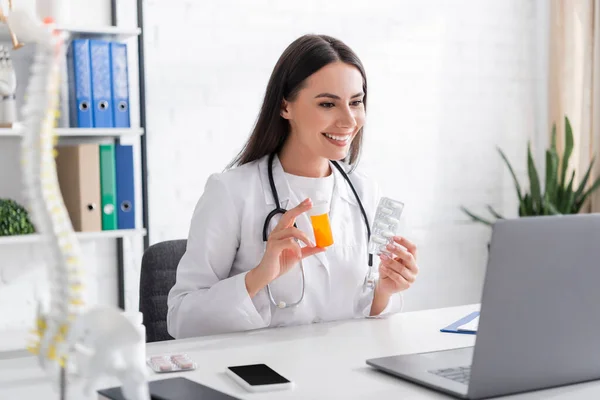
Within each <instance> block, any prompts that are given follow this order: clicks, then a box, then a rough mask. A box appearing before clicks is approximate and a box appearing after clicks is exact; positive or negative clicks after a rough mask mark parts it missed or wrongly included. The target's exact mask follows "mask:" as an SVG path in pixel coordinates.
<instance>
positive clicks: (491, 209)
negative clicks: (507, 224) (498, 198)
mask: <svg viewBox="0 0 600 400" xmlns="http://www.w3.org/2000/svg"><path fill="white" fill-rule="evenodd" d="M487 209H488V210H489V212H490V214H492V215H493V216H494V217H496V218H498V219H504V217H503V216H502V215H500V214H499V213H498V212H496V210H494V208H493V207H492V206H490V205H489V204H488V206H487Z"/></svg>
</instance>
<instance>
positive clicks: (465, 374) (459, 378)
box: [429, 365, 471, 385]
mask: <svg viewBox="0 0 600 400" xmlns="http://www.w3.org/2000/svg"><path fill="white" fill-rule="evenodd" d="M429 372H431V373H432V374H435V375H438V376H441V377H443V378H447V379H452V380H453V381H456V382H460V383H464V384H465V385H468V384H469V377H470V376H471V366H470V365H468V366H466V367H455V368H442V369H434V370H431V371H429Z"/></svg>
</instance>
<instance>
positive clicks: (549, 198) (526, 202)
mask: <svg viewBox="0 0 600 400" xmlns="http://www.w3.org/2000/svg"><path fill="white" fill-rule="evenodd" d="M564 143H565V148H564V151H563V154H562V158H560V157H559V156H558V153H557V151H556V124H554V125H553V127H552V143H551V146H550V148H549V149H547V150H546V176H545V184H544V189H543V192H542V188H541V184H540V177H539V175H538V172H537V168H536V166H535V163H534V162H533V157H532V155H531V147H530V144H529V143H528V144H527V173H528V177H529V191H525V192H523V191H521V185H520V184H519V180H518V179H517V176H516V175H515V172H514V170H513V168H512V166H511V164H510V162H509V161H508V158H507V157H506V155H505V154H504V152H503V151H502V150H501V149H499V148H498V152H499V153H500V156H501V157H502V159H503V160H504V162H505V163H506V165H507V167H508V170H509V171H510V174H511V175H512V178H513V181H514V184H515V189H516V191H517V196H518V199H519V217H526V216H541V215H560V214H577V213H579V212H580V211H581V207H582V206H583V205H584V203H585V201H586V200H587V199H588V197H589V196H590V195H591V194H592V193H593V192H594V191H595V190H596V189H598V188H599V187H600V177H598V178H597V179H596V180H595V182H593V183H592V184H591V185H590V187H589V188H588V189H586V187H587V183H588V180H589V178H590V173H591V171H592V167H593V165H594V158H592V160H591V162H590V165H589V167H588V168H587V171H586V172H585V174H584V176H583V178H582V179H581V182H580V183H579V185H577V184H576V183H575V170H573V171H572V172H571V174H570V178H569V179H568V180H567V176H568V175H567V169H568V165H569V158H570V157H571V153H572V152H573V130H572V128H571V123H570V122H569V118H567V117H565V142H564ZM461 209H462V211H463V212H464V213H465V214H467V215H468V216H469V217H470V218H471V220H473V221H475V222H480V223H482V224H485V225H492V224H493V223H494V221H493V220H490V219H488V218H484V217H481V216H479V215H477V214H475V213H473V212H471V211H470V210H468V209H467V208H466V207H464V206H462V207H461ZM487 209H488V211H489V212H490V214H491V215H492V216H493V217H494V218H496V219H503V218H504V217H503V216H502V215H501V214H500V213H498V212H497V211H496V210H494V208H493V207H492V206H490V205H488V206H487Z"/></svg>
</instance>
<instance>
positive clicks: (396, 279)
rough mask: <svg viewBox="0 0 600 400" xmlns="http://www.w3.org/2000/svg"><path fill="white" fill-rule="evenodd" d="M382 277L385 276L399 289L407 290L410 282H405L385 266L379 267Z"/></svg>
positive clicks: (400, 276)
mask: <svg viewBox="0 0 600 400" xmlns="http://www.w3.org/2000/svg"><path fill="white" fill-rule="evenodd" d="M379 269H380V271H381V272H382V275H385V276H387V277H388V278H389V279H391V280H393V281H394V282H395V283H396V284H397V285H398V286H399V287H401V288H408V287H409V286H410V282H409V281H407V280H406V279H405V278H404V277H403V276H402V275H400V274H399V273H397V272H396V271H394V270H393V269H391V268H390V267H387V266H386V265H382V266H380V267H379Z"/></svg>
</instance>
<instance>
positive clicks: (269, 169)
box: [263, 153, 374, 308]
mask: <svg viewBox="0 0 600 400" xmlns="http://www.w3.org/2000/svg"><path fill="white" fill-rule="evenodd" d="M273 158H275V153H271V154H270V155H269V162H268V166H267V173H268V175H269V186H271V193H273V199H274V200H275V209H274V210H273V211H271V212H270V213H269V215H267V218H266V219H265V225H264V227H263V242H264V244H265V250H266V247H267V239H268V233H267V231H268V228H269V222H271V218H273V217H274V216H275V215H277V214H285V212H286V211H287V210H286V209H284V208H281V205H280V204H279V195H278V194H277V188H275V181H274V180H273ZM331 163H332V164H333V165H334V166H335V167H336V168H337V170H338V171H340V173H341V174H342V176H343V177H344V179H345V180H346V182H348V185H350V189H352V193H354V197H356V201H357V202H358V206H359V207H360V212H361V213H362V216H363V218H364V220H365V225H366V227H367V243H368V242H369V239H370V238H371V228H370V225H369V219H368V218H367V213H366V212H365V208H364V207H363V204H362V202H361V201H360V197H359V196H358V193H356V189H355V188H354V185H353V184H352V182H351V181H350V178H349V177H348V175H347V174H346V171H344V169H343V168H342V167H341V166H340V165H339V164H338V163H337V161H333V160H332V161H331ZM294 227H296V228H297V226H296V223H294ZM368 264H369V272H368V273H367V276H366V277H365V282H364V283H363V287H371V288H372V287H373V286H374V280H373V277H372V267H373V255H372V254H370V253H369V259H368ZM300 270H301V271H302V293H301V295H300V299H298V301H296V302H295V303H291V304H287V303H286V302H285V301H279V302H276V301H275V299H274V298H273V295H272V294H271V288H270V287H269V285H267V293H268V295H269V300H270V301H271V304H273V305H274V306H275V307H278V308H291V307H296V306H297V305H298V304H300V303H301V302H302V300H303V299H304V289H305V287H306V286H305V280H304V279H305V277H304V265H303V264H302V260H300Z"/></svg>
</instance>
